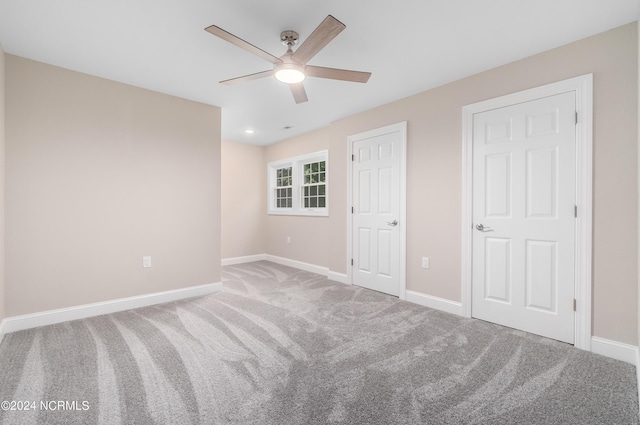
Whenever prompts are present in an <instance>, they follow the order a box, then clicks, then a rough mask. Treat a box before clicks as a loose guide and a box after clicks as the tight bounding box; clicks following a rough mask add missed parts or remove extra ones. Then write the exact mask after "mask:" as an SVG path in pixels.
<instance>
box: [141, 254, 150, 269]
mask: <svg viewBox="0 0 640 425" xmlns="http://www.w3.org/2000/svg"><path fill="white" fill-rule="evenodd" d="M142 267H144V268H147V267H151V256H146V257H142Z"/></svg>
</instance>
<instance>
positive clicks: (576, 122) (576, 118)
mask: <svg viewBox="0 0 640 425" xmlns="http://www.w3.org/2000/svg"><path fill="white" fill-rule="evenodd" d="M576 124H578V111H576Z"/></svg>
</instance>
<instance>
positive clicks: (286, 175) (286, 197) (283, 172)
mask: <svg viewBox="0 0 640 425" xmlns="http://www.w3.org/2000/svg"><path fill="white" fill-rule="evenodd" d="M291 182H292V176H291V167H285V168H278V169H277V170H276V208H291V205H292V200H293V196H292V195H293V193H292V188H291Z"/></svg>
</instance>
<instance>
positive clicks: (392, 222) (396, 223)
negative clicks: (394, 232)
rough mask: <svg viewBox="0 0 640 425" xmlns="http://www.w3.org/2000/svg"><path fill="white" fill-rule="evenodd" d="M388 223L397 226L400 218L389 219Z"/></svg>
mask: <svg viewBox="0 0 640 425" xmlns="http://www.w3.org/2000/svg"><path fill="white" fill-rule="evenodd" d="M387 224H388V225H389V226H397V225H398V220H393V221H388V222H387Z"/></svg>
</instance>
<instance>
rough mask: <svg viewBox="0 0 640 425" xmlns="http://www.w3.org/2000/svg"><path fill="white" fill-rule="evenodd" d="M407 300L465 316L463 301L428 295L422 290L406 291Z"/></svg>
mask: <svg viewBox="0 0 640 425" xmlns="http://www.w3.org/2000/svg"><path fill="white" fill-rule="evenodd" d="M405 296H406V300H407V301H409V302H412V303H415V304H420V305H423V306H425V307H429V308H433V309H436V310H441V311H444V312H447V313H451V314H456V315H458V316H463V315H464V313H463V311H462V303H459V302H456V301H451V300H447V299H444V298H439V297H434V296H432V295H426V294H423V293H421V292H415V291H409V290H407V291H405Z"/></svg>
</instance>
